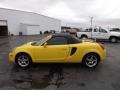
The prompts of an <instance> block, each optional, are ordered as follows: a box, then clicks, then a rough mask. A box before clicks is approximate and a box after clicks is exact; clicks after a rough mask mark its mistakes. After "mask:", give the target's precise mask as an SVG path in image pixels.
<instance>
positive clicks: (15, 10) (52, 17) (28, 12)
mask: <svg viewBox="0 0 120 90" xmlns="http://www.w3.org/2000/svg"><path fill="white" fill-rule="evenodd" d="M0 9H5V10H11V11H19V12H25V13H33V14H37V15H40V16H43V17H47V18H50V19H55V20H58V21H61V20H59V19H56V18H53V17H49V16H45V15H42V14H39V13H36V12H32V11H23V10H17V9H9V8H1V7H0Z"/></svg>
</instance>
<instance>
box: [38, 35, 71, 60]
mask: <svg viewBox="0 0 120 90" xmlns="http://www.w3.org/2000/svg"><path fill="white" fill-rule="evenodd" d="M46 43H47V45H46V46H44V45H43V46H38V47H37V48H36V58H37V60H47V61H50V60H53V61H58V60H65V59H66V58H67V57H68V55H69V45H68V44H67V43H68V40H67V38H65V37H53V38H51V39H49V40H48V41H47V42H46Z"/></svg>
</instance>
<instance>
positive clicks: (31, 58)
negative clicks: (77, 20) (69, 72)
mask: <svg viewBox="0 0 120 90" xmlns="http://www.w3.org/2000/svg"><path fill="white" fill-rule="evenodd" d="M105 58H106V50H105V48H104V46H103V45H102V44H100V43H96V42H94V41H92V40H87V41H86V40H84V41H82V40H80V39H78V38H76V37H74V36H71V35H69V34H54V35H49V36H47V37H45V38H44V39H42V40H40V41H34V42H29V43H27V44H24V45H22V46H19V47H16V48H15V49H13V50H12V51H11V52H10V53H9V61H11V62H15V63H16V64H17V65H18V66H20V67H28V66H30V65H31V63H82V64H83V65H85V66H86V67H89V68H93V67H96V66H97V65H98V63H99V62H100V61H103V60H105Z"/></svg>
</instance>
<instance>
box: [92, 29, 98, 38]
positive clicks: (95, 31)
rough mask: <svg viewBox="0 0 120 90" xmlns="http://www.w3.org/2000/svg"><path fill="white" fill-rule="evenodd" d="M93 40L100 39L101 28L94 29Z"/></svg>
mask: <svg viewBox="0 0 120 90" xmlns="http://www.w3.org/2000/svg"><path fill="white" fill-rule="evenodd" d="M92 38H94V39H99V38H100V32H99V28H94V30H93V32H92Z"/></svg>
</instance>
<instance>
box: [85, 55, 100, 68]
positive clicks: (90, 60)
mask: <svg viewBox="0 0 120 90" xmlns="http://www.w3.org/2000/svg"><path fill="white" fill-rule="evenodd" d="M99 61H100V58H99V56H98V55H97V54H95V53H90V54H87V55H86V56H85V57H84V59H83V64H84V65H85V66H86V67H88V68H95V67H96V66H97V65H98V63H99Z"/></svg>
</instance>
